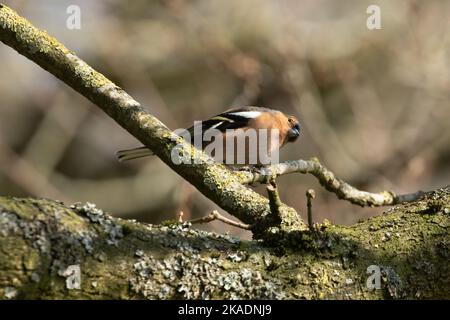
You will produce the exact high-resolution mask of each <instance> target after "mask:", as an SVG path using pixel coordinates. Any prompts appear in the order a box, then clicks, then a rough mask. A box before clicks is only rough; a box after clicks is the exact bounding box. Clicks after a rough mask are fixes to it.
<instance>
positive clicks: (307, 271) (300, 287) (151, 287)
mask: <svg viewBox="0 0 450 320" xmlns="http://www.w3.org/2000/svg"><path fill="white" fill-rule="evenodd" d="M449 214H450V189H442V190H439V191H436V192H434V193H432V194H431V195H430V196H428V197H427V198H426V199H424V200H422V201H418V202H416V203H410V204H405V205H399V206H396V207H394V208H392V209H390V210H388V211H387V212H386V213H384V214H382V215H380V216H377V217H373V218H371V219H368V220H365V221H362V222H360V223H358V224H356V225H353V226H350V227H344V226H336V225H332V224H330V223H327V222H325V223H323V224H321V225H319V226H317V228H316V229H315V230H313V231H305V230H302V231H292V232H287V233H285V234H283V235H281V234H278V233H277V234H276V236H274V238H273V239H268V240H267V241H265V242H263V241H243V240H240V239H237V238H234V237H230V236H227V235H220V234H215V233H210V232H204V231H199V230H195V229H194V228H193V227H192V226H191V225H190V224H189V223H184V224H179V223H171V224H168V225H158V226H157V225H149V224H143V223H138V222H136V221H130V220H122V219H118V218H113V217H111V216H110V215H108V214H106V213H104V212H103V211H102V210H100V209H98V208H96V207H95V206H94V205H92V204H76V205H73V206H71V207H66V206H64V205H63V204H61V203H58V202H54V201H51V200H41V199H16V198H0V248H1V250H0V270H1V271H0V297H1V298H4V299H11V298H27V299H34V298H44V299H55V298H76V299H80V298H84V299H100V298H101V299H103V298H114V299H174V298H183V299H208V298H219V299H220V298H222V299H225V298H226V299H230V298H242V299H265V298H273V299H382V298H392V299H404V298H406V299H414V298H447V299H448V298H450V267H449V264H448V261H449V257H450V236H449V228H450V219H449ZM73 265H76V266H79V268H80V271H81V274H80V275H81V284H80V288H79V289H69V286H68V283H67V280H68V279H67V275H64V271H66V270H67V269H68V267H69V266H73ZM371 265H372V266H373V265H375V266H378V267H379V268H380V270H381V284H382V286H381V288H380V289H375V290H369V289H368V288H367V285H366V282H367V279H368V277H369V274H367V269H368V267H370V266H371Z"/></svg>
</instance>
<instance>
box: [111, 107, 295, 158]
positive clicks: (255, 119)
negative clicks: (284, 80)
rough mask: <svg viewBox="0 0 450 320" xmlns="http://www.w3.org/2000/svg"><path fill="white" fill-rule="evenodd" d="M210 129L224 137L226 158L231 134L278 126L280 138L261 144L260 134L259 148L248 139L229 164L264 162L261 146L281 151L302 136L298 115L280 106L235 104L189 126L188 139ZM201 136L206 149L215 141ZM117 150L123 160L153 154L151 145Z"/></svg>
mask: <svg viewBox="0 0 450 320" xmlns="http://www.w3.org/2000/svg"><path fill="white" fill-rule="evenodd" d="M199 129H201V130H199ZM210 129H215V130H217V131H218V132H219V133H220V134H221V135H222V137H223V139H224V142H223V145H225V147H224V148H223V152H224V153H223V155H222V157H221V159H225V158H226V151H227V147H226V146H228V145H227V143H226V141H227V139H230V137H233V139H235V137H239V135H241V134H247V135H248V133H249V132H248V130H250V129H253V130H255V132H258V131H261V129H266V130H267V132H271V131H273V130H274V129H275V130H276V131H274V132H276V135H274V137H275V138H276V139H271V138H270V137H269V138H268V139H266V140H264V141H263V143H265V144H264V145H262V144H261V142H262V140H261V139H260V136H259V135H257V137H258V138H257V141H256V143H257V148H256V150H255V149H252V148H251V147H250V142H248V140H247V141H246V144H245V147H244V150H243V154H242V155H241V157H240V158H239V156H238V155H237V151H236V149H233V151H232V156H231V158H232V159H229V158H230V156H228V157H227V158H226V160H227V161H226V164H245V165H248V164H260V163H261V158H260V157H259V148H260V147H261V146H264V147H265V148H266V149H265V150H267V151H268V153H269V157H270V156H271V155H272V154H273V152H274V151H278V150H279V149H280V148H281V147H283V146H284V145H285V144H286V143H288V142H294V141H296V140H297V138H298V137H299V136H300V124H299V121H298V119H297V118H296V117H294V116H288V115H285V114H284V113H283V112H281V111H278V110H273V109H268V108H263V107H243V108H233V109H230V110H227V111H225V112H223V113H221V114H218V115H216V116H214V117H212V118H209V119H207V120H203V121H199V122H197V123H196V124H195V125H194V126H192V127H190V128H188V129H186V131H187V132H188V133H189V136H190V137H191V140H190V141H189V140H188V142H190V143H191V144H194V141H195V139H196V136H195V135H196V133H197V132H201V134H202V135H204V133H205V132H206V131H207V130H210ZM192 138H193V139H192ZM200 138H201V141H202V144H201V147H202V149H205V148H206V147H207V146H208V145H209V144H210V143H211V141H209V140H208V141H205V139H203V136H202V137H200ZM247 139H248V137H247ZM251 149H252V150H253V151H252V150H251ZM228 151H229V149H228ZM252 152H253V153H258V156H257V160H256V163H250V160H251V159H255V158H252V156H251V155H252ZM216 153H217V151H216ZM116 154H117V158H118V160H119V161H127V160H131V159H137V158H142V157H147V156H150V155H153V153H152V151H151V150H149V149H148V148H147V147H138V148H134V149H128V150H121V151H118V152H117V153H116ZM216 157H217V154H216V155H214V158H216ZM239 159H240V160H241V161H240V162H239V161H238V160H239ZM230 160H231V161H230Z"/></svg>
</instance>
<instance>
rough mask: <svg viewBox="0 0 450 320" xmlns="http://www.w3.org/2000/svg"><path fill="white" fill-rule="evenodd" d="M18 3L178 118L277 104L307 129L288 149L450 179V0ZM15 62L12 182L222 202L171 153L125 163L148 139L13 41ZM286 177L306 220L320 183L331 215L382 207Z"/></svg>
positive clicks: (433, 180) (362, 180)
mask: <svg viewBox="0 0 450 320" xmlns="http://www.w3.org/2000/svg"><path fill="white" fill-rule="evenodd" d="M6 4H7V5H9V6H11V7H12V8H13V9H15V10H16V11H18V12H19V14H21V15H23V16H25V17H26V18H28V19H29V20H30V21H31V22H32V23H33V24H35V25H36V26H38V27H40V28H43V29H46V30H47V31H48V32H49V33H50V34H52V35H54V36H55V37H56V38H57V39H59V40H60V41H61V42H62V43H64V44H65V45H66V46H67V47H68V48H70V49H72V50H74V51H75V52H76V53H77V54H78V55H79V56H80V57H81V58H83V59H84V60H85V61H86V62H88V63H89V64H90V65H92V66H93V67H94V68H96V69H97V70H99V71H101V72H103V73H104V74H105V75H106V76H107V77H109V78H111V79H112V80H113V81H115V82H116V83H117V84H118V85H120V86H121V87H123V88H124V89H125V90H126V91H127V92H129V93H130V94H131V95H132V96H133V97H134V98H136V99H137V100H138V101H140V102H141V103H142V104H143V105H144V106H145V107H146V108H147V110H148V111H149V112H151V113H152V114H154V115H156V116H157V117H158V118H159V119H161V120H162V121H163V122H164V123H165V124H167V125H168V126H169V127H170V128H172V129H176V128H180V127H186V126H190V125H192V123H193V121H194V120H199V119H205V118H207V117H209V116H211V115H214V114H217V113H219V112H221V111H223V110H225V109H227V108H229V107H231V106H243V105H259V106H267V107H271V108H278V109H280V110H283V111H285V112H287V113H290V114H295V115H297V116H298V117H299V119H300V121H301V125H302V129H303V135H302V136H301V138H300V139H299V141H298V142H297V143H296V144H291V145H289V146H288V147H286V148H285V150H284V151H283V152H282V154H281V157H282V160H287V159H297V158H304V159H307V158H310V157H312V156H317V157H318V158H319V159H320V160H321V161H322V162H323V164H324V165H326V166H327V167H329V168H330V169H331V170H333V171H334V172H335V173H336V174H337V175H338V176H339V177H341V178H343V179H344V180H346V181H348V182H349V183H351V184H353V185H354V186H356V187H359V188H362V189H365V190H368V191H379V190H381V189H391V190H393V191H395V192H398V193H403V192H414V191H416V190H418V189H424V190H425V189H433V188H436V187H439V186H443V185H446V184H448V183H449V180H450V179H449V178H450V168H449V162H450V144H449V141H450V128H449V122H450V121H449V120H450V100H449V98H450V94H449V88H450V33H448V32H447V31H448V30H450V20H449V19H448V12H450V2H448V1H361V0H353V1H333V0H322V1H313V0H308V1H294V0H290V1H288V0H283V1H275V0H273V1H270V0H266V1H263V0H247V1H238V0H231V1H230V0H228V1H225V0H223V1H207V0H196V1H187V0H186V1H184V0H165V1H163V0H161V1H120V0H107V1H95V2H94V1H87V0H85V1H82V0H78V1H76V0H70V1H66V0H64V1H50V0H39V1H25V0H23V1H17V0H14V1H6ZM72 4H76V5H78V6H80V8H81V29H80V30H69V29H68V28H67V27H66V19H67V17H68V14H67V13H66V9H67V7H68V6H69V5H72ZM370 4H376V5H379V6H380V8H381V22H382V29H381V30H368V29H367V27H366V19H367V17H368V14H367V13H366V9H367V7H368V6H369V5H370ZM0 59H1V68H0V75H1V77H0V194H1V195H14V196H37V197H48V198H53V199H60V200H63V201H65V202H67V203H72V202H75V201H90V202H94V203H96V204H97V205H98V206H100V207H102V208H103V209H106V210H109V211H111V212H112V213H114V215H119V216H123V217H128V218H131V217H133V218H136V219H139V220H141V221H149V222H154V223H156V222H160V221H162V220H165V219H175V218H176V216H177V212H179V211H180V210H183V211H184V217H185V218H191V217H192V218H196V217H199V216H202V215H205V214H207V213H208V212H210V210H212V209H214V208H216V206H215V205H214V204H213V203H212V202H210V201H209V200H207V199H206V198H205V197H203V196H202V195H201V194H199V192H197V191H196V190H195V189H193V187H191V186H190V185H189V184H188V183H187V182H185V181H183V179H181V178H180V177H179V176H177V175H176V174H175V173H174V172H172V171H171V170H170V169H169V168H167V167H166V166H165V165H164V164H163V163H161V161H160V160H158V159H157V158H148V159H142V160H136V161H132V162H128V163H124V164H121V163H118V162H117V161H116V159H115V155H114V153H115V151H116V150H118V149H125V148H130V147H134V146H136V145H139V143H138V141H136V140H135V139H134V138H133V137H131V136H130V135H129V134H128V133H127V132H125V131H124V130H123V129H122V128H120V127H119V126H118V125H117V124H116V123H114V122H113V121H112V120H111V119H109V118H108V117H107V116H106V115H105V114H103V113H102V112H101V111H99V110H98V109H97V108H96V107H95V106H93V105H92V104H91V103H90V102H88V101H87V100H85V99H84V98H83V97H81V96H80V95H78V94H76V93H75V92H73V91H72V90H71V89H69V88H68V87H67V86H65V85H64V84H63V83H61V82H60V81H59V80H57V79H55V78H54V77H52V76H51V75H49V74H48V73H46V72H45V71H43V70H41V69H40V68H39V67H37V66H36V65H34V64H33V63H32V62H30V61H27V59H25V58H24V57H22V56H20V55H18V54H17V53H16V52H14V51H13V50H12V49H10V48H9V47H6V46H4V45H0ZM279 187H280V192H281V197H282V199H283V200H284V201H285V202H286V203H287V204H289V205H291V206H293V207H295V208H296V209H298V210H299V212H301V214H302V216H303V217H304V218H306V198H305V191H306V190H307V189H308V188H314V189H315V190H316V192H317V198H316V200H315V201H314V205H313V210H314V219H315V220H316V221H321V220H323V219H324V218H328V219H329V220H331V221H332V222H334V223H340V224H350V223H354V222H356V221H358V220H359V219H361V218H365V217H368V216H370V215H373V214H376V213H379V212H380V211H381V209H362V208H358V207H354V206H352V205H350V204H348V203H344V202H342V201H339V200H337V199H336V197H335V196H334V195H333V194H329V193H327V192H326V191H324V190H322V189H321V188H320V186H319V185H318V184H317V182H316V181H315V180H314V178H312V177H309V176H302V175H290V176H285V177H281V178H280V179H279ZM257 189H258V190H260V191H261V192H263V191H264V189H263V188H261V187H258V188H257ZM205 227H206V228H213V229H214V230H216V231H219V232H225V231H227V230H230V229H232V227H230V226H227V225H223V224H221V223H215V222H214V223H212V224H211V225H209V226H205ZM231 231H232V232H236V233H238V234H241V235H244V234H243V233H242V231H239V230H231ZM244 236H245V235H244Z"/></svg>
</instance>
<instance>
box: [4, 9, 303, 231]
mask: <svg viewBox="0 0 450 320" xmlns="http://www.w3.org/2000/svg"><path fill="white" fill-rule="evenodd" d="M0 41H2V42H3V43H5V44H6V45H8V46H10V47H12V48H13V49H15V50H16V51H17V52H18V53H20V54H22V55H24V56H25V57H27V58H28V59H30V60H32V61H34V62H35V63H37V64H38V65H39V66H41V67H42V68H43V69H45V70H47V71H48V72H50V73H51V74H53V75H54V76H56V77H57V78H59V79H60V80H62V81H63V82H64V83H66V84H67V85H68V86H70V87H72V88H73V89H74V90H76V91H77V92H78V93H80V94H81V95H83V96H84V97H86V98H87V99H89V100H90V101H92V102H93V103H94V104H96V105H97V106H98V107H100V108H101V109H102V110H103V111H104V112H106V113H107V114H108V115H109V116H110V117H111V118H113V119H114V120H115V121H116V122H117V123H118V124H120V125H121V126H122V127H123V128H125V129H126V130H127V131H128V132H130V133H131V134H132V135H133V136H135V137H136V138H137V139H138V140H139V141H140V142H142V143H143V144H144V145H145V146H147V147H148V148H150V149H151V150H152V151H153V152H154V153H155V154H156V155H157V156H158V157H159V158H160V159H161V160H162V161H164V162H165V163H166V164H167V165H168V166H169V167H171V168H172V169H173V170H174V171H175V172H177V173H178V174H179V175H180V176H182V177H183V178H184V179H186V180H187V181H189V182H190V183H191V184H193V185H194V186H195V187H196V188H197V189H198V190H199V191H200V192H202V193H203V194H204V195H205V196H207V197H208V198H210V199H211V200H212V201H214V202H215V203H216V204H218V205H219V206H220V207H222V208H223V209H224V210H226V211H228V212H229V213H231V214H232V215H234V216H236V217H237V218H238V219H240V220H242V221H243V222H245V223H247V224H250V225H252V226H253V229H252V231H253V232H254V234H256V235H257V234H258V233H260V232H263V231H264V230H265V229H266V228H267V227H268V226H270V225H272V224H274V221H273V220H272V219H270V206H269V201H268V199H267V198H265V197H263V196H261V195H259V194H258V193H256V192H254V191H252V190H251V189H249V188H247V187H246V186H244V185H243V184H242V183H241V181H240V180H239V178H238V177H237V176H236V175H235V174H234V173H232V172H231V171H229V170H228V169H227V168H225V167H224V166H223V165H220V164H216V163H213V164H211V163H210V161H208V160H210V159H209V158H208V157H207V156H206V155H205V154H204V153H202V152H200V151H198V150H196V149H195V148H193V147H192V146H191V145H189V144H187V143H186V142H185V141H184V140H183V139H181V138H180V137H178V136H176V135H175V134H174V133H173V132H172V131H170V130H169V129H168V128H167V127H166V126H165V125H164V124H163V123H162V122H161V121H159V120H158V119H157V118H155V117H154V116H152V115H151V114H149V113H147V112H145V111H144V109H143V108H142V107H141V105H140V104H139V103H138V102H137V101H136V100H134V99H133V98H132V97H131V96H129V95H128V94H127V93H126V92H125V91H124V90H122V89H121V88H119V87H118V86H116V85H115V84H114V83H112V82H111V81H110V80H109V79H107V78H106V77H105V76H104V75H102V74H101V73H99V72H97V71H95V70H94V69H93V68H92V67H90V66H89V65H88V64H87V63H86V62H84V61H83V60H81V59H80V58H79V57H77V56H76V55H75V53H74V52H72V51H70V50H68V49H67V48H66V47H65V46H64V45H62V44H61V43H60V42H58V41H57V40H56V39H55V38H53V37H51V36H49V35H48V34H47V33H46V32H44V31H41V30H39V29H37V28H36V27H34V26H33V25H32V24H30V23H29V22H28V21H27V20H26V19H24V18H22V17H20V16H19V15H17V13H16V12H14V11H13V10H11V9H10V8H8V7H7V6H5V5H0ZM176 145H179V146H180V145H181V146H182V148H183V149H184V152H185V154H187V155H188V156H189V158H190V159H191V163H198V164H180V165H176V164H174V163H173V162H172V160H171V152H172V150H173V148H174V147H175V146H176ZM280 215H281V217H282V223H281V227H282V228H283V229H286V230H289V229H304V228H305V224H304V223H303V222H302V221H301V219H300V218H299V216H298V215H297V213H296V211H295V210H294V209H293V208H290V207H288V206H286V205H283V206H282V207H281V208H280Z"/></svg>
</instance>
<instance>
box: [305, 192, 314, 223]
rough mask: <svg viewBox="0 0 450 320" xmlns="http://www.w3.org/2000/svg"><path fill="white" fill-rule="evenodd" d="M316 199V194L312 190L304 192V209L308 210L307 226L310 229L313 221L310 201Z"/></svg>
mask: <svg viewBox="0 0 450 320" xmlns="http://www.w3.org/2000/svg"><path fill="white" fill-rule="evenodd" d="M315 197H316V192H315V191H314V190H313V189H308V191H306V207H307V209H308V226H309V228H310V229H312V228H313V219H312V199H314V198H315Z"/></svg>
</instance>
